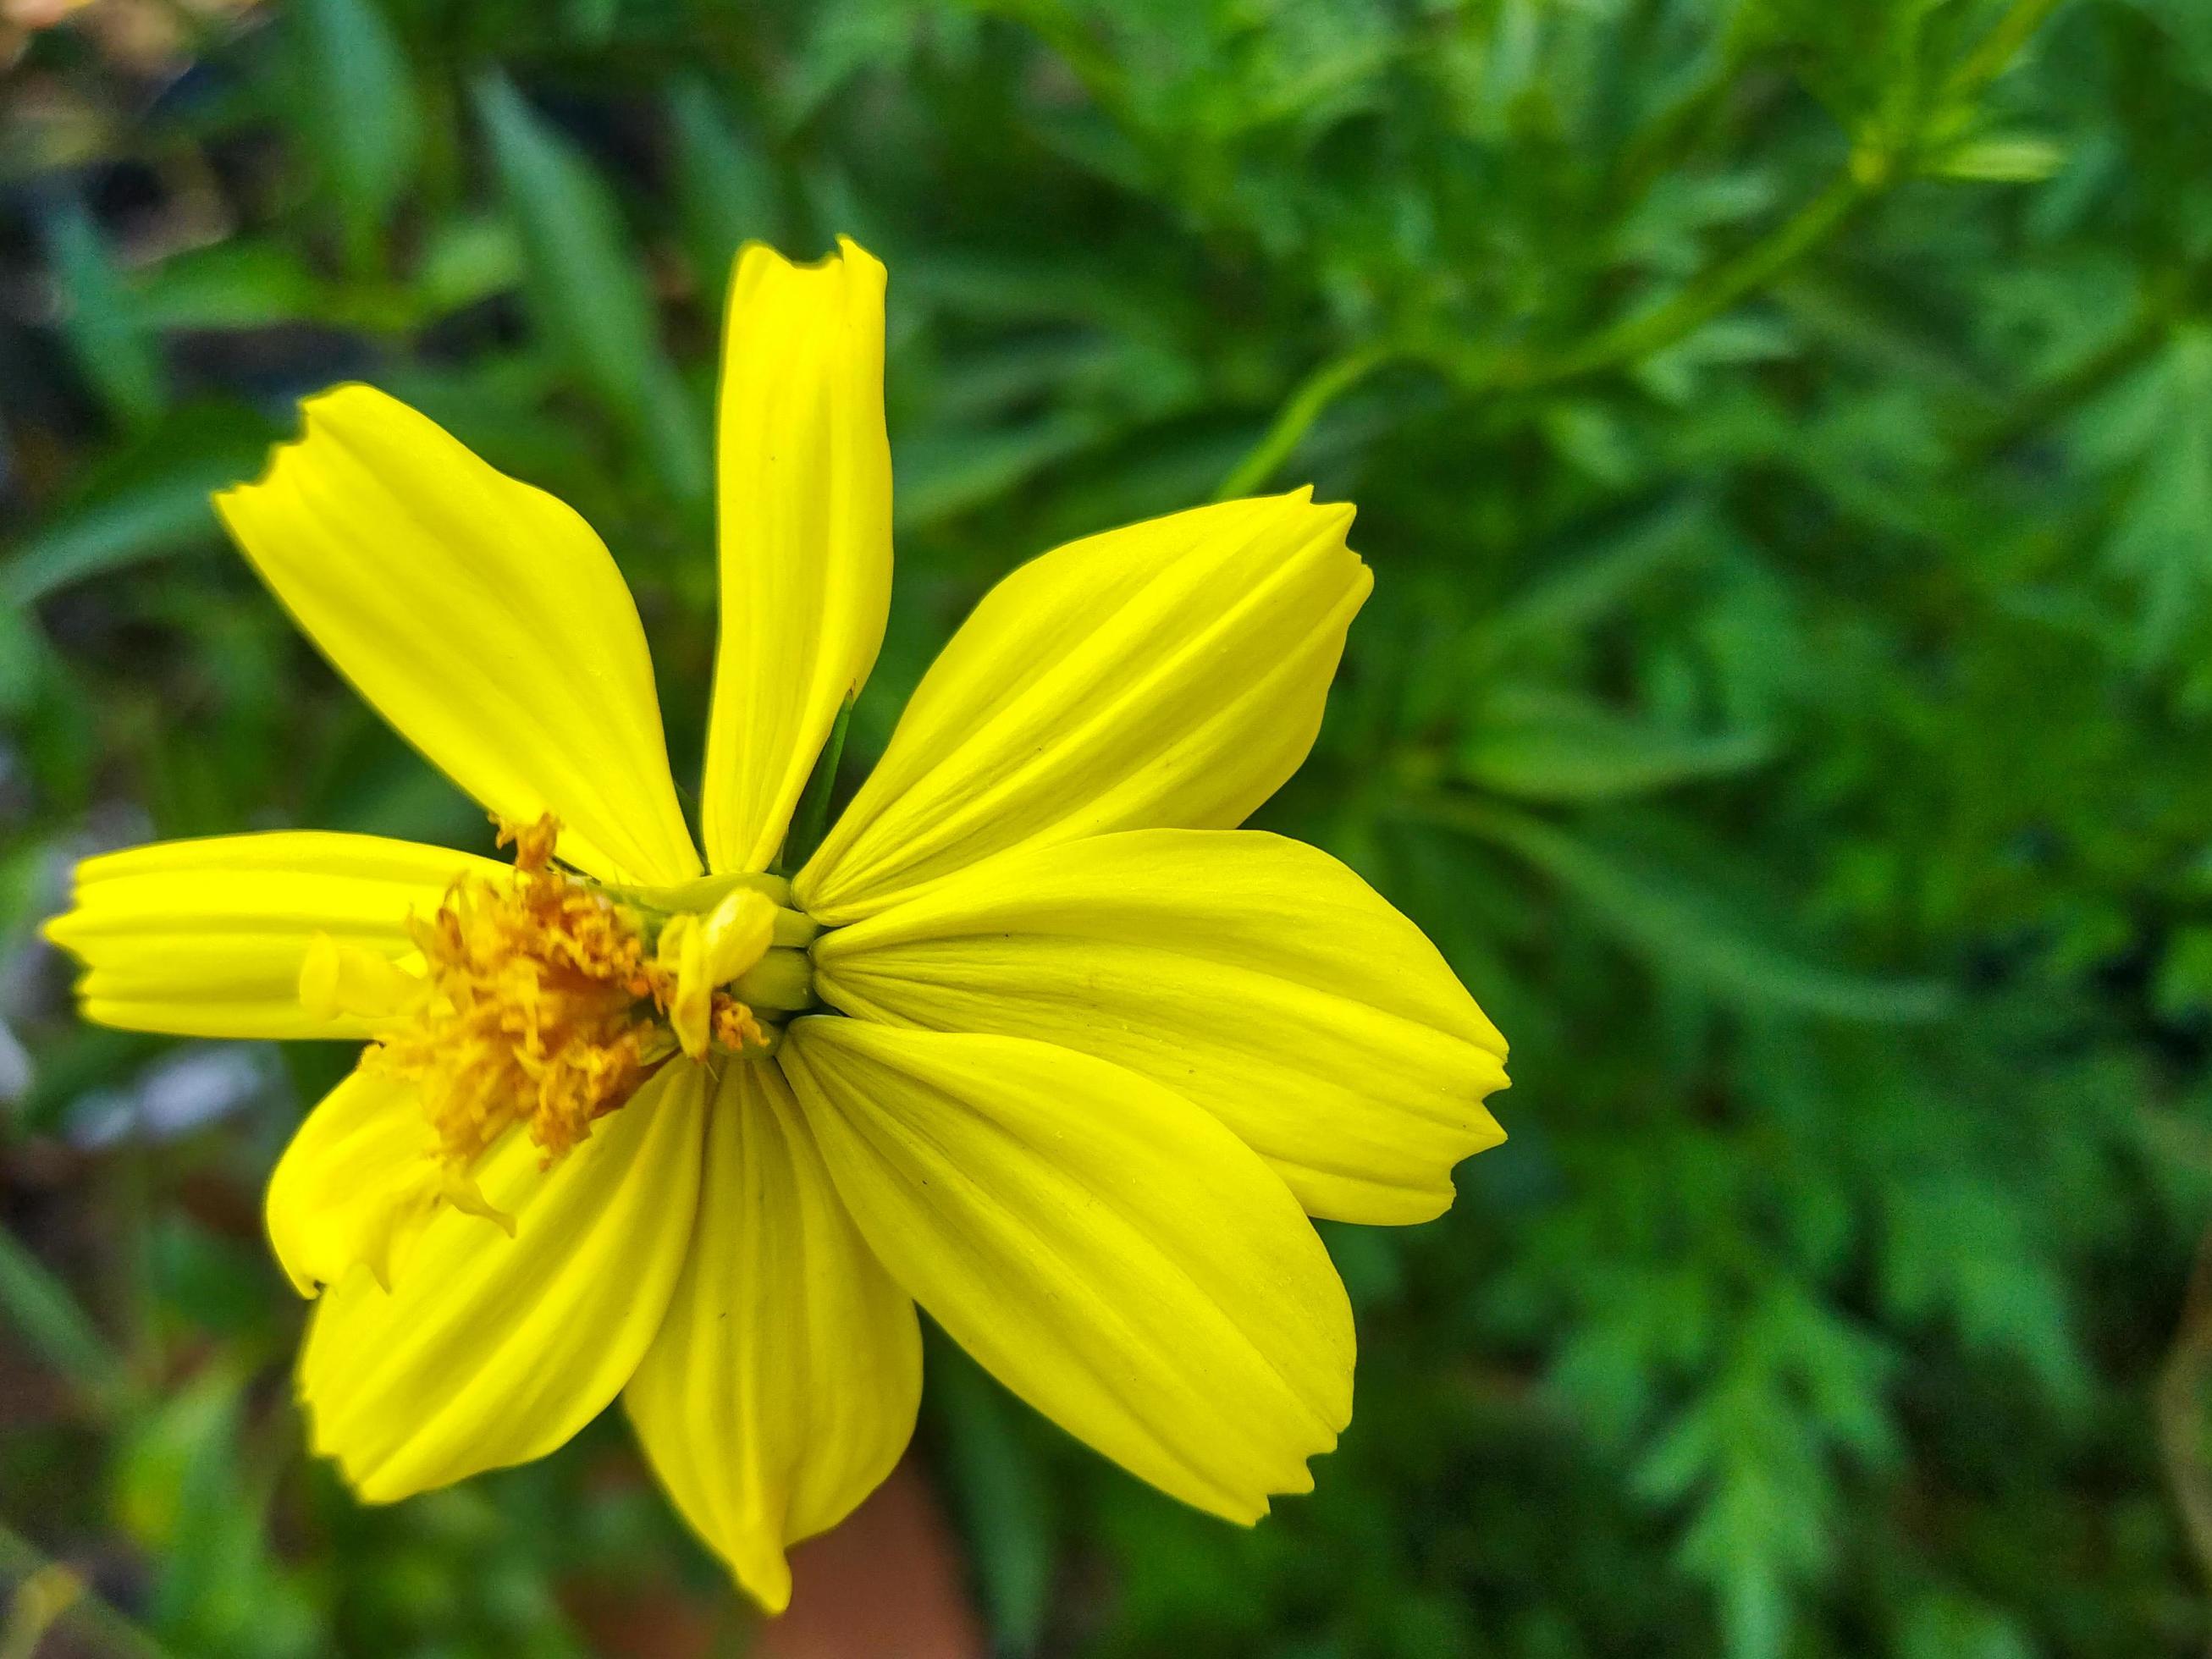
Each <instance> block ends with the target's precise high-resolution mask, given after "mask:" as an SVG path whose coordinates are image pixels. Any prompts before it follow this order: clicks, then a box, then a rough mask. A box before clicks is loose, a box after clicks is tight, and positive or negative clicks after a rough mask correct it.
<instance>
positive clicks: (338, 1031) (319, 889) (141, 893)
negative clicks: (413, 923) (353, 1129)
mask: <svg viewBox="0 0 2212 1659" xmlns="http://www.w3.org/2000/svg"><path fill="white" fill-rule="evenodd" d="M464 872H475V873H477V874H480V875H485V876H489V877H490V878H495V879H504V878H506V876H507V866H505V865H501V864H495V863H494V862H492V861H491V860H489V859H480V858H472V857H471V856H470V855H469V854H466V853H455V852H452V851H449V850H448V849H447V848H442V847H421V846H417V845H416V844H415V843H414V842H404V841H389V840H386V839H385V838H384V837H382V836H346V835H332V834H326V833H323V832H320V831H314V830H299V831H281V832H277V833H275V834H270V835H258V836H210V837H209V838H207V839H205V840H202V841H172V842H158V843H156V844H155V845H154V846H151V847H135V848H131V849H130V850H129V851H127V852H122V853H108V854H102V855H101V856H100V857H98V858H91V859H87V860H84V862H83V863H82V864H80V865H78V866H77V867H76V894H75V903H74V904H73V906H72V908H70V910H69V911H67V912H66V913H65V914H64V915H59V916H57V917H55V918H54V919H53V920H52V921H50V922H48V923H47V924H46V937H47V938H48V939H52V941H53V942H54V943H55V944H57V945H60V946H61V947H62V948H63V949H64V950H66V951H69V952H70V954H71V955H73V956H75V957H76V958H77V959H78V960H79V961H80V962H82V963H84V965H85V969H86V973H85V975H84V977H83V978H82V980H80V981H78V983H77V994H78V996H79V997H80V998H81V999H82V1003H83V1012H84V1017H85V1018H87V1019H89V1020H93V1021H95V1022H97V1023H98V1024H102V1025H120V1026H125V1027H127V1028H129V1029H130V1030H137V1031H167V1032H173V1033H175V1034H177V1035H179V1036H225V1037H354V1036H367V1035H368V1030H369V1024H370V1021H369V1020H368V1018H365V1017H363V1016H361V1015H357V1014H347V1013H343V1012H340V1013H337V1015H336V1016H335V1017H328V1018H326V1017H325V1015H326V1014H328V1013H329V1010H328V1009H323V1010H310V1009H308V1008H307V1007H306V1006H303V1005H302V1004H301V1000H300V969H301V964H302V963H303V962H304V961H305V960H306V958H307V953H308V951H309V949H310V948H311V947H312V946H313V942H314V940H315V939H316V937H317V935H319V934H321V935H326V936H328V937H329V938H330V939H331V940H332V941H333V942H334V943H335V944H336V945H338V946H340V947H358V948H360V949H362V950H365V951H373V952H375V953H378V954H380V955H382V956H384V957H386V958H387V959H390V960H393V961H397V960H398V959H400V958H401V957H406V956H408V955H409V954H410V953H411V952H412V951H414V949H415V945H414V942H413V941H412V940H411V939H409V938H408V936H407V930H406V921H407V917H408V915H409V914H410V912H413V913H416V914H419V915H425V916H427V915H429V914H430V913H431V912H432V911H434V910H435V909H436V908H438V906H439V904H440V903H441V902H442V901H443V900H444V898H445V896H446V889H447V886H449V885H450V884H452V882H453V879H454V878H455V877H457V876H459V875H461V874H463V873H464Z"/></svg>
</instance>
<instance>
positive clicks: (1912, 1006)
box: [1420, 799, 1949, 1021]
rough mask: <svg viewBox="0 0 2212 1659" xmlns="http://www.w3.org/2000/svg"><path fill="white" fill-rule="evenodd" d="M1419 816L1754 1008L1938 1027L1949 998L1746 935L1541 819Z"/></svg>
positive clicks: (1736, 924) (1696, 895)
mask: <svg viewBox="0 0 2212 1659" xmlns="http://www.w3.org/2000/svg"><path fill="white" fill-rule="evenodd" d="M1420 813H1421V816H1423V817H1427V818H1429V819H1431V821H1433V822H1435V823H1440V824H1443V825H1444V826H1446V827H1448V828H1451V829H1459V830H1462V832H1464V833H1467V834H1469V835H1474V836H1480V837H1481V838H1482V839H1484V840H1486V841H1489V842H1494V843H1496V844H1497V845H1498V846H1501V847H1504V848H1508V849H1509V850H1510V851H1512V852H1513V853H1515V854H1518V855H1519V856H1520V857H1522V858H1523V859H1525V860H1527V861H1528V863H1530V864H1532V865H1534V866H1536V868H1537V869H1539V870H1541V872H1543V873H1544V874H1545V875H1547V876H1548V877H1550V878H1552V879H1553V881H1555V882H1557V883H1558V884H1559V888H1560V890H1562V891H1563V892H1565V893H1566V894H1567V895H1568V896H1571V897H1572V898H1573V899H1575V900H1576V901H1577V902H1578V903H1579V904H1581V905H1582V906H1583V908H1584V909H1585V910H1587V911H1588V912H1589V915H1590V917H1591V919H1592V920H1593V921H1596V922H1598V923H1599V924H1600V925H1601V926H1602V927H1604V928H1605V929H1606V930H1607V932H1608V933H1612V934H1613V937H1614V938H1615V939H1617V940H1619V941H1620V944H1622V945H1626V947H1627V948H1629V949H1630V950H1632V951H1635V952H1636V953H1637V954H1638V955H1639V956H1642V957H1644V958H1645V959H1646V960H1648V961H1649V962H1650V963H1652V964H1653V965H1654V966H1655V967H1657V968H1660V969H1664V970H1665V971H1667V972H1669V973H1674V974H1679V975H1683V976H1684V977H1686V978H1687V979H1689V980H1692V981H1694V982H1696V983H1697V984H1699V985H1702V986H1703V987H1705V989H1706V990H1707V991H1709V992H1711V994H1714V995H1715V996H1717V997H1720V998H1722V999H1723V1000H1727V1001H1730V1002H1734V1003H1737V1004H1741V1005H1742V1006H1747V1007H1753V1008H1760V1007H1764V1008H1781V1009H1787V1010H1792V1011H1795V1012H1800V1013H1807V1014H1820V1015H1826V1016H1827V1017H1829V1018H1836V1019H1850V1020H1885V1021H1890V1020H1893V1021H1913V1020H1927V1019H1934V1018H1938V1017H1940V1016H1941V1015H1942V1013H1943V1012H1945V1010H1946V1008H1947V1006H1948V1002H1949V997H1948V993H1947V992H1946V991H1945V989H1944V988H1943V987H1942V986H1940V985H1937V984H1935V983H1933V982H1930V981H1922V980H1890V979H1881V978H1875V977H1873V976H1870V975H1861V974H1855V973H1852V972H1850V971H1849V970H1847V969H1838V968H1832V967H1830V966H1828V965H1827V964H1826V963H1820V962H1815V961H1812V960H1810V959H1808V957H1805V956H1804V955H1802V954H1801V953H1800V952H1798V951H1795V950H1793V949H1791V948H1790V947H1788V946H1786V945H1781V944H1779V943H1778V942H1776V941H1775V940H1773V939H1770V938H1768V937H1766V936H1765V934H1763V933H1759V932H1755V931H1753V929H1752V928H1751V927H1749V926H1747V923H1746V921H1745V920H1744V916H1743V906H1742V903H1741V900H1740V898H1738V897H1737V896H1733V895H1729V894H1725V893H1720V892H1716V891H1711V890H1707V889H1705V888H1704V887H1702V886H1700V885H1699V884H1696V883H1694V882H1692V881H1691V880H1690V879H1688V878H1686V877H1684V876H1682V875H1681V874H1680V873H1679V872H1674V871H1670V870H1667V869H1664V868H1662V867H1659V866H1655V865H1652V864H1650V863H1648V862H1646V861H1644V860H1638V859H1636V858H1634V857H1633V856H1632V855H1629V854H1624V853H1617V852H1610V851H1607V850H1603V849H1601V848H1598V847H1596V846H1595V845H1593V844H1591V843H1590V842H1586V841H1583V840H1582V839H1581V838H1580V837H1578V836H1573V835H1571V834H1569V833H1568V832H1567V831H1566V830H1564V829H1559V828H1558V827H1557V826H1555V825H1553V824H1549V823H1544V822H1543V821H1541V819H1537V818H1533V817H1528V816H1526V815H1524V814H1522V813H1519V812H1515V811H1509V810H1507V809H1504V808H1497V807H1488V806H1481V805H1474V804H1472V803H1464V802H1458V801H1449V800H1445V801H1437V800H1433V799H1431V800H1430V801H1426V802H1425V803H1424V804H1423V805H1422V807H1421V809H1420Z"/></svg>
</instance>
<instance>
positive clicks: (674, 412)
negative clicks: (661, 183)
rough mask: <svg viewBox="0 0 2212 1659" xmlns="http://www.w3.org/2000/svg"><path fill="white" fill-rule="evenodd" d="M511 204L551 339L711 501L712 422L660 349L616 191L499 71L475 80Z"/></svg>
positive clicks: (676, 489)
mask: <svg viewBox="0 0 2212 1659" xmlns="http://www.w3.org/2000/svg"><path fill="white" fill-rule="evenodd" d="M476 101H477V114H478V116H479V118H481V119H482V120H483V125H484V130H485V131H486V132H487V133H488V134H489V137H490V141H491V148H492V154H493V156H494V158H495V161H497V163H498V167H499V176H500V181H501V187H502V190H503V191H504V193H505V195H506V197H507V205H508V206H509V207H510V208H511V209H512V210H513V212H514V216H515V219H516V222H517V223H518V225H519V226H520V229H521V232H522V241H523V248H524V251H525V253H526V256H527V258H526V262H525V267H524V277H523V295H524V297H525V299H526V301H528V303H529V305H530V307H531V311H532V315H533V316H534V317H535V318H536V319H537V321H538V325H539V327H541V328H542V329H544V331H545V335H546V337H547V338H548V339H549V340H550V341H551V342H552V343H553V344H554V345H555V347H556V349H559V350H560V351H561V352H562V354H563V356H565V357H566V358H567V360H568V365H569V368H571V370H572V371H573V372H574V374H575V375H576V376H577V378H578V379H579V380H581V381H583V383H584V384H585V385H586V386H588V387H590V388H591V389H592V391H593V392H596V393H597V394H598V395H599V397H600V398H602V399H603V400H604V401H605V404H607V406H608V407H609V409H610V410H611V411H612V412H613V413H614V415H615V416H616V417H617V419H618V420H619V421H620V422H622V423H623V426H624V427H625V428H627V429H628V430H629V434H630V435H631V437H632V438H633V439H634V440H635V441H636V443H637V444H638V446H639V447H640V448H641V449H642V450H643V451H644V452H645V453H646V454H647V457H648V458H649V459H651V461H652V462H653V466H654V468H655V470H656V471H658V472H659V477H660V481H661V483H663V484H665V485H666V486H667V487H668V489H670V490H671V492H672V493H674V494H675V495H677V497H678V499H679V500H682V501H688V502H697V501H704V500H705V499H706V495H707V489H708V483H709V482H710V476H709V472H708V453H707V445H706V437H705V422H704V421H703V419H702V418H700V417H699V416H697V414H696V411H695V410H693V409H692V407H691V403H690V398H688V397H687V396H686V395H685V392H684V386H683V382H682V381H681V380H679V379H678V376H677V374H676V370H675V368H674V367H673V366H672V365H671V363H670V362H669V360H668V355H667V353H666V352H665V350H664V349H662V346H661V343H660V334H659V317H658V314H657V313H656V310H655V308H654V305H653V294H652V290H651V289H650V288H649V287H648V286H647V283H646V280H645V275H644V270H645V267H644V262H643V261H642V260H641V258H639V257H638V255H637V252H636V250H635V248H633V247H632V246H631V245H630V240H629V233H628V231H627V230H626V229H625V228H624V226H623V222H622V216H621V214H620V213H619V212H618V211H617V209H616V205H615V199H614V195H613V192H612V191H611V190H610V189H609V188H608V186H607V184H606V181H605V179H602V178H600V177H599V174H598V173H596V172H595V171H594V170H593V169H592V166H591V164H590V163H589V162H588V161H586V160H585V159H584V157H583V155H581V154H580V152H579V151H578V150H577V149H575V147H574V145H572V144H571V143H569V142H568V140H567V139H566V138H564V137H562V136H561V135H560V134H559V133H557V132H556V131H554V129H553V128H552V127H551V126H550V125H548V124H547V123H546V122H545V121H544V119H543V118H540V117H539V116H538V114H537V113H536V112H534V111H532V109H531V107H530V106H528V105H527V104H526V103H525V102H523V100H522V98H521V96H520V94H518V93H516V91H515V90H514V88H513V86H512V85H511V84H509V83H508V82H507V79H506V77H505V76H499V75H491V76H486V77H485V78H484V79H483V80H482V81H480V82H477V88H476Z"/></svg>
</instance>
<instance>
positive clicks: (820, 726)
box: [701, 240, 891, 871]
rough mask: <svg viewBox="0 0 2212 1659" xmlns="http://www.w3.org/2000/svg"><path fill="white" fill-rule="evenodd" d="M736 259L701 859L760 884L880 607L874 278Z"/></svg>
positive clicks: (870, 263)
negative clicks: (717, 633) (755, 874)
mask: <svg viewBox="0 0 2212 1659" xmlns="http://www.w3.org/2000/svg"><path fill="white" fill-rule="evenodd" d="M839 247H840V249H841V250H842V253H841V255H839V256H833V257H831V258H828V259H825V260H823V262H822V263H821V264H815V265H794V264H792V263H791V262H790V261H789V260H787V259H786V258H783V256H782V255H781V254H780V253H777V252H775V250H774V249H772V248H768V247H763V246H759V245H758V244H754V245H752V246H748V247H747V248H746V249H745V250H744V252H743V253H742V254H740V255H739V256H738V264H737V270H736V272H735V274H734V276H732V281H731V284H730V299H729V313H728V317H727V319H726V323H725V325H724V331H723V349H722V390H721V402H720V415H719V416H718V422H717V423H718V427H719V432H718V437H717V443H718V447H719V451H720V454H719V459H718V461H717V465H718V468H719V472H720V489H719V495H720V518H721V565H722V572H721V574H722V625H721V639H720V645H719V646H718V647H717V648H716V651H715V657H714V710H713V714H712V717H711V719H710V720H709V721H708V732H707V775H706V787H705V790H704V792H703V794H702V799H701V816H702V829H703V833H704V835H705V838H706V842H707V857H708V862H709V863H710V864H712V865H713V866H714V868H715V869H717V870H747V871H750V870H764V869H766V868H767V867H768V866H769V863H770V862H771V861H773V860H774V859H775V855H776V852H777V849H778V848H781V846H782V844H783V837H784V832H785V830H786V829H787V828H788V827H789V825H790V823H791V814H792V809H793V806H794V805H796V804H797V802H798V800H799V792H800V791H801V790H802V789H803V788H804V787H805V784H806V778H807V775H808V773H809V772H810V771H811V769H812V768H813V765H814V761H815V757H816V756H817V755H818V754H819V753H820V752H821V749H822V744H823V739H824V738H827V737H828V736H829V728H830V726H831V725H832V723H833V722H834V721H835V720H836V718H837V711H838V709H839V708H840V707H841V706H842V704H843V703H844V702H845V701H846V700H847V699H848V697H850V696H852V695H853V693H854V691H855V690H857V689H858V688H859V686H860V683H861V682H862V681H863V680H865V679H866V678H867V677H868V670H869V669H870V668H872V667H873V666H874V665H875V660H876V653H877V650H878V648H879V647H881V646H882V644H883V638H884V617H885V616H886V614H887V613H888V611H889V610H890V594H891V457H890V442H889V441H888V440H887V439H886V437H885V435H884V268H883V266H882V265H880V264H878V263H877V262H876V260H875V259H874V258H873V257H872V256H871V255H870V254H868V253H867V252H865V251H864V250H863V249H861V248H860V246H857V245H856V244H855V243H854V242H852V241H850V240H846V241H842V242H841V243H840V244H839Z"/></svg>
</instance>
